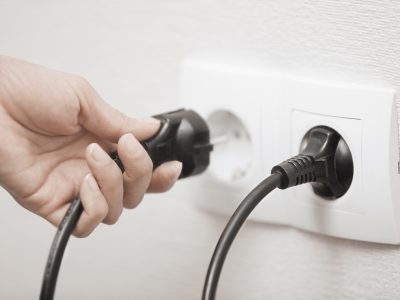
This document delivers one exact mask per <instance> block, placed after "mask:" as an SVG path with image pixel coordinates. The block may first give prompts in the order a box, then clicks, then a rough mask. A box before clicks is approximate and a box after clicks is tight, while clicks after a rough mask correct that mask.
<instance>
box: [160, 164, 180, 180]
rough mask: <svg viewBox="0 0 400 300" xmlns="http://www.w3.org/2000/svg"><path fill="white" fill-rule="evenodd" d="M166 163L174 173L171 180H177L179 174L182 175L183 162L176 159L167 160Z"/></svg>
mask: <svg viewBox="0 0 400 300" xmlns="http://www.w3.org/2000/svg"><path fill="white" fill-rule="evenodd" d="M164 165H166V166H167V167H168V168H169V170H170V172H171V175H172V174H173V177H172V179H171V180H172V181H173V182H174V181H176V180H177V179H178V178H179V176H180V175H181V172H182V163H181V162H180V161H175V160H174V161H169V162H166V163H165V164H164Z"/></svg>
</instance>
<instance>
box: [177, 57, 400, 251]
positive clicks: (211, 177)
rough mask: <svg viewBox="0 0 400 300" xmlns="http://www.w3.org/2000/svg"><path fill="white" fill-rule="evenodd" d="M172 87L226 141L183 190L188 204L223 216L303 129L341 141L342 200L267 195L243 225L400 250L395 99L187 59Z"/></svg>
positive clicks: (375, 91)
mask: <svg viewBox="0 0 400 300" xmlns="http://www.w3.org/2000/svg"><path fill="white" fill-rule="evenodd" d="M180 84H181V85H180V92H181V94H180V99H181V104H182V105H183V106H185V107H190V108H193V109H195V110H196V111H198V112H199V113H200V114H202V115H203V116H204V117H206V118H208V119H209V124H210V127H211V134H212V136H213V135H214V137H215V135H217V136H218V139H220V140H221V138H222V139H224V136H225V138H226V136H228V141H229V142H228V143H227V144H225V145H223V146H222V145H221V146H219V145H216V149H215V153H214V154H212V156H211V166H210V168H209V170H208V171H207V172H206V174H204V175H203V176H201V177H199V178H196V180H188V181H187V184H188V185H189V186H190V190H191V191H193V195H195V198H196V203H197V205H199V206H201V207H202V208H204V209H207V210H209V211H212V212H216V213H219V214H224V215H231V214H232V213H233V211H234V209H235V208H236V207H237V205H238V204H239V203H240V201H241V200H242V199H243V197H244V196H245V195H246V194H247V193H248V192H249V191H250V190H251V189H252V188H253V187H254V186H255V185H256V184H257V183H258V182H259V181H261V180H262V179H263V178H265V177H266V176H268V175H269V173H270V170H271V168H272V167H273V166H274V165H276V164H278V163H280V162H282V161H283V160H286V159H288V158H290V157H292V156H294V155H296V154H297V153H298V151H299V146H300V141H301V139H302V138H303V136H304V134H305V133H306V132H307V131H308V130H309V129H311V128H312V127H314V126H318V125H325V126H329V127H331V128H333V129H335V130H336V131H337V132H339V133H340V134H341V135H342V136H343V137H344V139H345V141H346V142H347V144H348V145H349V147H350V150H351V152H352V155H353V162H354V177H353V181H352V184H351V187H350V189H349V190H348V191H347V193H346V194H345V195H343V196H342V197H341V198H339V199H337V200H332V201H329V200H326V199H322V198H320V197H319V196H317V195H315V194H314V193H313V191H312V189H311V187H310V185H303V186H299V187H294V188H292V189H288V190H285V191H274V192H273V193H271V194H270V195H269V196H268V199H266V200H265V201H263V202H261V203H260V205H259V207H257V209H256V210H255V211H254V212H253V214H252V215H251V216H250V219H253V220H258V221H263V222H268V223H279V224H286V225H291V226H294V227H297V228H302V229H305V230H309V231H313V232H318V233H321V234H326V235H331V236H336V237H342V238H348V239H356V240H363V241H370V242H379V243H389V244H399V243H400V224H399V222H400V207H399V204H400V175H399V174H398V169H397V165H398V164H397V161H398V148H397V146H398V145H397V140H398V125H397V117H396V107H395V102H394V90H392V89H389V88H381V87H370V86H362V85H352V84H348V83H343V82H335V81H323V80H318V79H315V78H300V77H293V76H288V75H287V74H281V73H273V72H268V71H266V70H262V69H256V68H243V67H234V66H231V65H224V64H213V63H209V62H205V61H201V60H193V59H192V60H187V61H185V63H184V64H183V67H182V72H181V82H180ZM224 131H225V132H226V133H224Z"/></svg>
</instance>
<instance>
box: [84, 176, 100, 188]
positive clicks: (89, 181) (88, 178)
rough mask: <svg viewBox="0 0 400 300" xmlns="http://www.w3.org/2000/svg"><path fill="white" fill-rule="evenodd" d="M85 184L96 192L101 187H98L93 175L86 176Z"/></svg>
mask: <svg viewBox="0 0 400 300" xmlns="http://www.w3.org/2000/svg"><path fill="white" fill-rule="evenodd" d="M84 180H85V182H86V183H87V185H88V186H89V187H90V188H91V189H92V190H94V191H96V190H98V189H99V186H98V185H97V182H96V179H94V177H93V175H92V174H90V173H89V174H87V175H86V176H85V179H84Z"/></svg>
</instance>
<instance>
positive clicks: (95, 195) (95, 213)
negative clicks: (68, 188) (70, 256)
mask: <svg viewBox="0 0 400 300" xmlns="http://www.w3.org/2000/svg"><path fill="white" fill-rule="evenodd" d="M80 197H81V201H82V205H83V209H84V210H83V212H82V215H81V217H80V219H79V221H78V224H77V225H76V227H75V230H74V232H73V234H74V235H75V236H76V237H87V236H88V235H89V234H90V233H91V232H92V231H93V230H94V229H95V228H96V227H97V225H99V224H100V222H102V221H103V219H104V218H105V217H106V216H107V213H108V204H107V200H106V199H105V198H104V196H103V194H102V192H101V191H100V188H99V186H98V185H97V182H96V180H95V178H94V177H93V175H92V174H88V175H86V177H85V178H84V179H83V181H82V184H81V188H80Z"/></svg>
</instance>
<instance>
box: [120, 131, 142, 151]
mask: <svg viewBox="0 0 400 300" xmlns="http://www.w3.org/2000/svg"><path fill="white" fill-rule="evenodd" d="M124 139H125V140H124V146H125V150H126V153H127V154H128V155H133V154H135V153H136V152H137V151H138V148H139V146H140V144H139V142H138V141H137V140H136V139H135V138H134V137H133V135H132V134H130V133H128V134H126V135H125V137H124Z"/></svg>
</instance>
